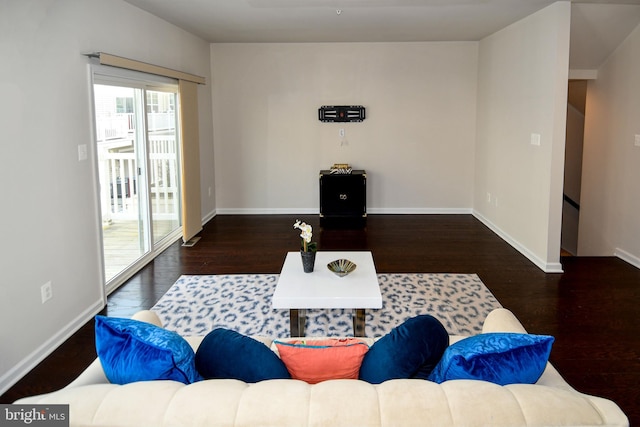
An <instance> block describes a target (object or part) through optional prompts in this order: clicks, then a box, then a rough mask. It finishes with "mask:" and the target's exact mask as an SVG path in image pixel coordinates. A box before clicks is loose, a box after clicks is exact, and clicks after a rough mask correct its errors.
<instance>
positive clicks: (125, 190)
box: [94, 84, 150, 282]
mask: <svg viewBox="0 0 640 427" xmlns="http://www.w3.org/2000/svg"><path fill="white" fill-rule="evenodd" d="M94 99H95V114H96V135H97V138H96V139H97V153H98V170H99V179H100V200H101V206H102V212H101V214H102V231H103V250H104V260H105V276H106V277H105V279H106V282H109V280H111V279H113V278H114V277H115V276H117V275H118V274H119V273H120V272H122V271H123V270H125V269H126V268H127V267H128V266H129V265H131V264H133V263H134V262H135V261H136V260H138V259H139V258H140V257H142V256H143V255H144V254H146V253H147V252H149V248H150V243H149V240H150V239H149V233H148V230H149V221H148V217H149V215H148V208H147V204H148V203H147V196H146V191H145V188H146V186H147V185H146V179H145V177H146V172H145V165H146V162H145V161H144V159H145V156H146V150H145V146H146V144H145V142H146V138H145V131H144V129H145V126H144V119H145V116H144V105H143V103H142V100H143V99H144V91H143V90H142V89H138V88H132V87H122V86H112V85H101V84H95V85H94Z"/></svg>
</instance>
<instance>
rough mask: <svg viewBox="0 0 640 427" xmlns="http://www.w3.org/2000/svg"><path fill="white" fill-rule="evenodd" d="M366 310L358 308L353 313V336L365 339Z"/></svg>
mask: <svg viewBox="0 0 640 427" xmlns="http://www.w3.org/2000/svg"><path fill="white" fill-rule="evenodd" d="M364 315H365V312H364V308H356V309H355V310H354V313H353V336H354V337H364Z"/></svg>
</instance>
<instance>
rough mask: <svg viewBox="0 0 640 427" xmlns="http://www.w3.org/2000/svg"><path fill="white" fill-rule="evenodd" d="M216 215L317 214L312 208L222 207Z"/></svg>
mask: <svg viewBox="0 0 640 427" xmlns="http://www.w3.org/2000/svg"><path fill="white" fill-rule="evenodd" d="M216 214H217V215H318V209H317V208H316V209H314V208H222V209H216Z"/></svg>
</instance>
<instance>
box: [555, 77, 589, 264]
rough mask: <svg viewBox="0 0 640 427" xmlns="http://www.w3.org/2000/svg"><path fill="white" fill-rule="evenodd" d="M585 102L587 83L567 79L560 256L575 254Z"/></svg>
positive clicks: (576, 251)
mask: <svg viewBox="0 0 640 427" xmlns="http://www.w3.org/2000/svg"><path fill="white" fill-rule="evenodd" d="M586 102H587V80H570V81H569V93H568V97H567V134H566V142H565V156H564V189H563V199H564V200H563V204H562V243H561V249H562V255H563V256H572V255H574V256H575V255H578V229H579V224H580V191H581V187H582V185H581V184H582V152H583V144H584V120H585V110H586Z"/></svg>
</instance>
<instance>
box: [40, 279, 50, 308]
mask: <svg viewBox="0 0 640 427" xmlns="http://www.w3.org/2000/svg"><path fill="white" fill-rule="evenodd" d="M40 297H41V298H42V303H43V304H44V303H45V302H47V301H49V300H50V299H51V298H52V297H53V287H52V285H51V282H47V283H45V284H44V285H42V286H41V287H40Z"/></svg>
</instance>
